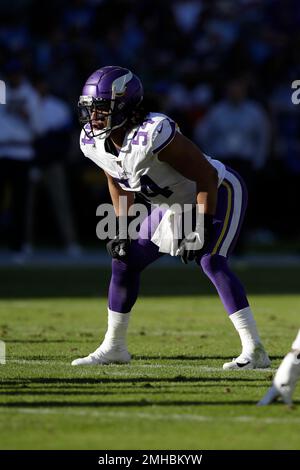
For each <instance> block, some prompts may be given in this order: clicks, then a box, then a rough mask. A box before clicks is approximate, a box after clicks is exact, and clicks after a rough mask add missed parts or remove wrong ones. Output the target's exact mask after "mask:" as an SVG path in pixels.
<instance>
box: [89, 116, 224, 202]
mask: <svg viewBox="0 0 300 470" xmlns="http://www.w3.org/2000/svg"><path fill="white" fill-rule="evenodd" d="M176 130H178V128H177V126H176V124H175V122H174V121H172V119H170V118H168V117H167V116H166V115H164V114H160V113H149V114H148V116H147V119H146V120H145V122H144V123H143V124H142V125H139V126H136V127H134V128H133V129H132V130H131V131H130V132H128V133H127V134H126V136H125V139H124V143H123V146H122V148H121V150H120V152H119V155H118V156H116V155H113V154H112V153H109V152H108V151H107V150H106V148H105V140H104V139H101V138H97V137H96V138H93V139H89V138H88V137H87V136H86V134H85V132H84V130H82V132H81V134H80V147H81V150H82V152H83V153H84V155H85V156H86V157H88V158H90V159H91V160H93V162H95V163H96V165H98V166H99V167H100V168H102V169H103V170H104V171H105V172H107V173H108V174H109V175H110V176H112V177H113V178H114V179H115V180H116V181H117V182H118V183H119V185H120V186H121V188H122V189H124V190H126V191H134V192H136V193H140V194H141V195H143V196H144V197H145V198H146V199H147V200H148V201H149V202H151V203H152V204H162V203H164V204H168V205H173V204H175V203H178V204H194V203H195V202H196V183H195V182H194V181H191V180H189V179H187V178H185V177H184V176H183V175H181V174H180V173H178V172H177V171H176V170H175V169H174V168H172V167H171V166H170V165H169V164H168V163H165V162H162V161H160V160H159V159H158V153H159V152H160V151H161V150H162V149H163V148H164V147H166V145H168V144H169V142H171V140H172V139H173V137H174V135H175V133H176ZM205 156H206V158H207V159H208V160H209V162H210V163H211V164H212V165H213V166H214V167H215V168H216V170H217V172H218V176H219V185H220V184H221V182H222V180H223V178H224V174H225V167H224V165H223V164H222V163H221V162H219V161H218V160H214V159H212V158H210V157H208V156H207V155H205Z"/></svg>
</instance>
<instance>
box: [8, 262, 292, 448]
mask: <svg viewBox="0 0 300 470" xmlns="http://www.w3.org/2000/svg"><path fill="white" fill-rule="evenodd" d="M239 274H240V276H241V278H242V279H243V280H244V281H245V284H246V286H247V288H248V292H249V297H250V300H251V304H252V306H253V309H254V311H255V314H256V319H257V322H258V324H259V328H260V331H261V335H262V337H263V340H264V343H265V345H266V347H267V349H268V351H269V354H270V356H271V358H272V359H273V362H272V367H273V369H275V368H276V366H277V365H278V364H279V363H280V360H281V358H282V356H283V355H284V354H285V353H286V352H287V351H288V350H289V348H290V345H291V342H292V340H293V339H294V337H295V335H296V332H297V329H298V328H299V323H300V322H299V319H300V293H299V278H300V270H299V269H290V270H288V269H282V270H278V269H270V270H267V269H248V270H246V269H245V270H243V271H240V272H239ZM0 279H1V283H0V296H1V301H0V339H2V340H4V341H5V342H6V348H7V364H6V365H0V379H1V380H0V383H1V389H0V448H1V449H110V450H111V449H300V438H299V436H300V406H299V404H300V386H299V387H298V389H297V391H296V394H295V397H294V398H295V404H296V406H295V408H294V409H292V410H290V409H288V408H287V407H285V406H284V405H282V404H275V405H271V406H269V407H264V408H259V407H257V406H256V402H257V401H258V400H259V399H260V398H261V397H262V395H263V394H264V392H265V391H266V390H267V388H268V386H269V385H270V381H271V379H272V376H273V373H274V370H267V371H239V372H225V371H223V370H222V364H223V362H225V361H226V360H228V359H231V358H232V357H234V356H236V355H238V354H239V353H240V345H239V340H238V337H237V335H236V333H235V331H234V330H233V327H232V324H231V322H230V321H229V320H228V318H227V316H226V314H225V313H224V311H223V307H222V305H221V303H220V301H219V298H218V297H217V295H216V294H215V293H214V290H213V289H212V288H211V287H210V285H209V284H208V281H207V280H206V279H204V278H203V276H201V274H200V273H199V272H198V271H197V269H196V268H178V269H169V268H161V269H159V270H157V269H154V268H151V269H149V270H148V271H147V272H146V273H144V275H143V283H142V292H141V297H140V298H139V300H138V303H137V305H136V308H135V310H134V313H133V315H132V319H131V324H130V329H129V340H128V346H129V350H130V352H131V353H132V354H133V360H132V362H131V364H129V365H123V366H122V365H110V366H98V367H88V368H80V367H72V366H71V365H70V362H71V360H72V359H74V358H76V357H78V356H82V355H86V354H87V353H89V352H91V351H92V350H94V349H95V348H96V347H97V346H98V344H99V340H100V339H101V338H102V336H103V334H104V332H105V328H106V290H107V281H108V279H109V272H108V271H107V270H101V269H95V268H94V269H78V270H76V269H60V270H53V269H29V268H23V269H18V270H17V269H1V270H0Z"/></svg>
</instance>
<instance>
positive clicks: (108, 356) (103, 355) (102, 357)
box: [72, 346, 131, 366]
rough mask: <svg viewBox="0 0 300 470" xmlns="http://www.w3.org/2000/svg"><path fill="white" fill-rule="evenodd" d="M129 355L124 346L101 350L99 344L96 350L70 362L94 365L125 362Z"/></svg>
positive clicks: (74, 364) (128, 359)
mask: <svg viewBox="0 0 300 470" xmlns="http://www.w3.org/2000/svg"><path fill="white" fill-rule="evenodd" d="M130 359H131V355H130V354H129V352H128V351H127V349H126V348H125V347H115V348H112V349H110V350H108V351H103V350H102V349H101V346H99V348H98V349H96V351H94V352H93V353H91V354H89V355H88V356H86V357H79V358H78V359H75V360H74V361H73V362H72V366H95V365H100V364H103V365H104V364H127V363H128V362H130Z"/></svg>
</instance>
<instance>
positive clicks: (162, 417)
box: [0, 407, 300, 424]
mask: <svg viewBox="0 0 300 470" xmlns="http://www.w3.org/2000/svg"><path fill="white" fill-rule="evenodd" d="M11 413H19V414H34V415H62V414H63V415H64V416H65V415H69V416H78V417H80V416H83V417H95V418H102V419H103V418H104V419H111V418H116V419H126V420H128V419H130V420H131V419H132V418H137V419H146V420H151V421H180V422H183V421H192V422H213V423H215V422H224V421H225V422H230V423H257V422H259V423H263V424H300V417H295V418H294V417H288V418H279V417H278V418H274V417H273V418H271V417H269V418H265V417H259V416H243V415H241V416H206V415H194V414H188V413H183V414H179V413H178V414H177V413H168V414H159V413H156V412H153V411H152V412H151V413H145V412H140V411H135V410H131V411H130V412H127V411H107V410H101V411H96V410H93V411H86V410H69V409H63V410H62V409H61V408H59V409H52V408H51V409H50V408H42V409H36V408H25V409H23V408H13V409H8V408H3V407H0V414H11Z"/></svg>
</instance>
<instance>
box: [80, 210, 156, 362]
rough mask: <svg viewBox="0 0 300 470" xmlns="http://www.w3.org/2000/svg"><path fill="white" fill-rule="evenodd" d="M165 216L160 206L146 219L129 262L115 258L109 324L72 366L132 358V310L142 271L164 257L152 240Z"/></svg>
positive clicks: (110, 288)
mask: <svg viewBox="0 0 300 470" xmlns="http://www.w3.org/2000/svg"><path fill="white" fill-rule="evenodd" d="M161 218H162V211H161V210H160V209H159V208H155V209H153V210H152V212H151V214H150V215H149V216H148V217H146V218H145V219H144V221H143V222H142V224H141V228H140V231H139V238H138V239H137V240H132V241H131V245H130V252H129V256H128V258H127V261H126V262H124V261H120V260H117V259H113V260H112V276H111V281H110V286H109V294H108V327H107V332H106V334H105V338H104V340H103V342H102V343H101V345H100V346H99V348H97V349H96V351H94V352H93V353H92V354H90V355H89V356H87V357H85V358H80V359H76V360H75V361H73V362H72V365H93V364H108V363H126V362H129V361H130V358H131V356H130V354H129V352H128V351H127V345H126V336H127V328H128V323H129V319H130V312H131V309H132V307H133V306H134V304H135V302H136V299H137V296H138V292H139V285H140V274H141V272H142V271H143V269H145V268H146V267H147V266H148V265H149V264H151V263H153V262H154V261H156V260H157V259H158V258H160V257H161V256H163V254H162V253H159V251H158V247H157V246H156V245H154V243H152V242H151V237H152V234H153V233H154V231H155V229H156V227H157V225H158V224H159V222H160V220H161Z"/></svg>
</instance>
